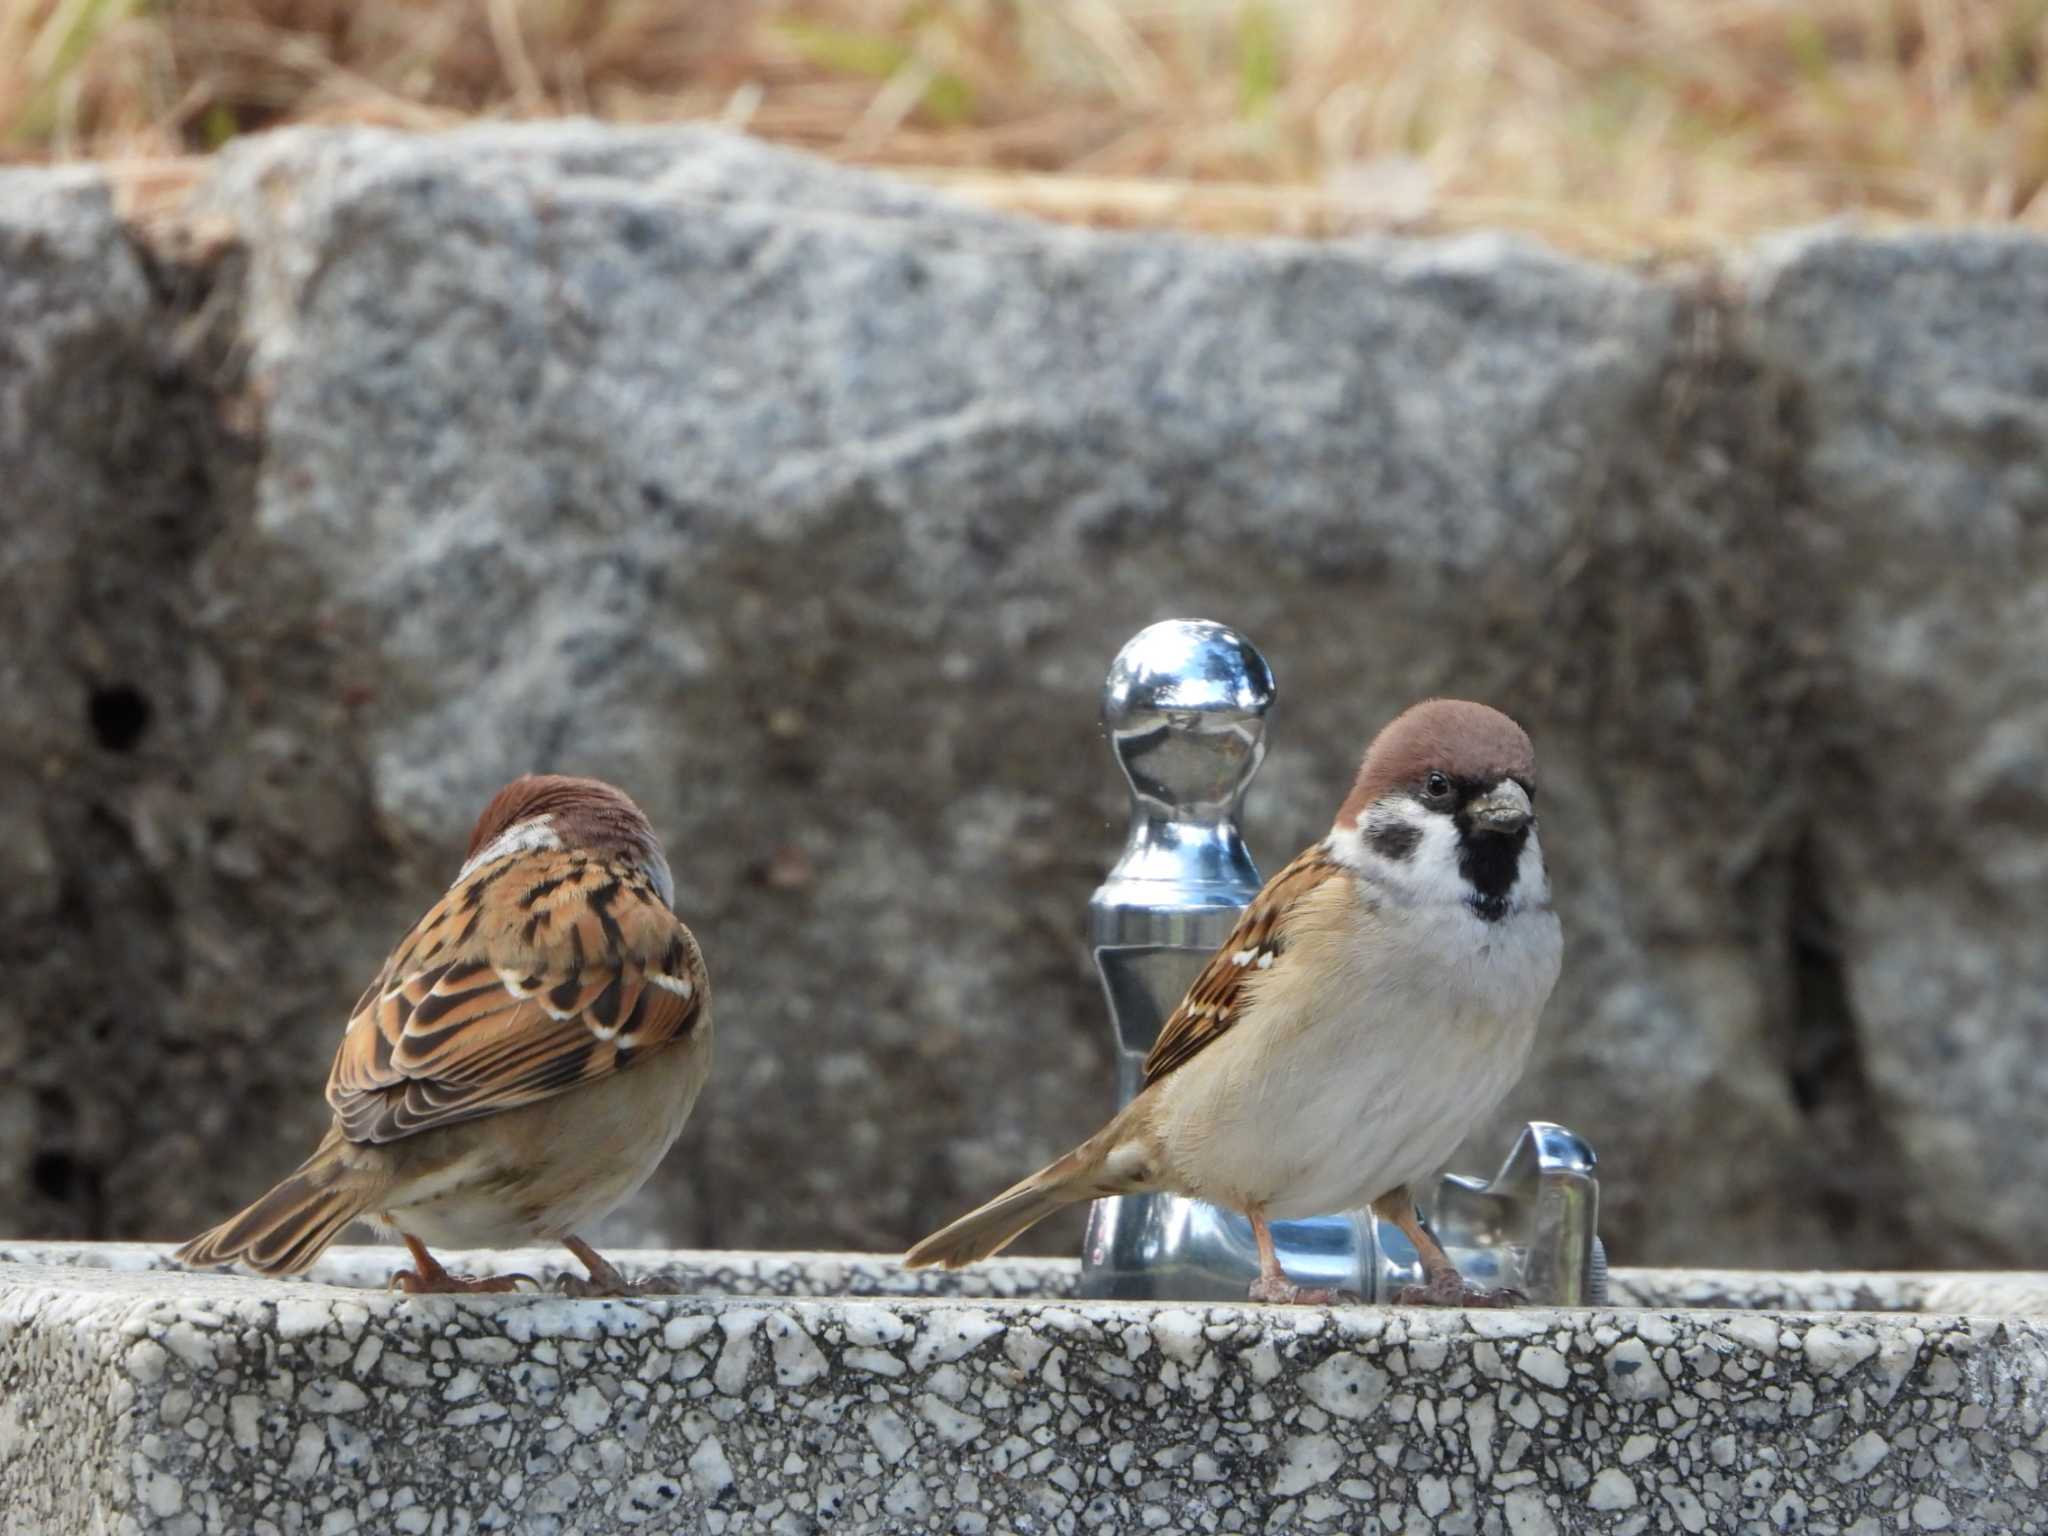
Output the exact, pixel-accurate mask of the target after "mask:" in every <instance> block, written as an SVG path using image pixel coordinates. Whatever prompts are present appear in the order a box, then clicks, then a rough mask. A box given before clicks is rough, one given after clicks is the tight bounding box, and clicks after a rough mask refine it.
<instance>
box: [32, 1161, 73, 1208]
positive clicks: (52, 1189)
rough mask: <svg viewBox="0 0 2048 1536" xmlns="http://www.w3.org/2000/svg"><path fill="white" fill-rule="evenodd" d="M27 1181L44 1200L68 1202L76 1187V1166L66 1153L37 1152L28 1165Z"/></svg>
mask: <svg viewBox="0 0 2048 1536" xmlns="http://www.w3.org/2000/svg"><path fill="white" fill-rule="evenodd" d="M28 1181H29V1183H30V1184H32V1185H34V1186H35V1191H36V1193H37V1194H39V1195H41V1196H42V1197H43V1198H44V1199H45V1200H55V1201H58V1202H59V1203H62V1202H63V1201H66V1200H69V1199H70V1198H71V1192H72V1191H73V1190H74V1189H76V1188H77V1187H78V1164H76V1163H74V1162H73V1161H72V1160H71V1155H70V1154H69V1153H67V1152H38V1153H37V1154H36V1155H35V1157H34V1159H33V1160H31V1161H30V1163H29V1165H28Z"/></svg>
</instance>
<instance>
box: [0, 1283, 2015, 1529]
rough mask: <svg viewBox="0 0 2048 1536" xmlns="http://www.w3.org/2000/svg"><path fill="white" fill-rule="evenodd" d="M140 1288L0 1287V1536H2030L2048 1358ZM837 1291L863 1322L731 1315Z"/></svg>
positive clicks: (1588, 1321) (1999, 1335)
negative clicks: (1243, 1533)
mask: <svg viewBox="0 0 2048 1536" xmlns="http://www.w3.org/2000/svg"><path fill="white" fill-rule="evenodd" d="M486 1258H490V1259H494V1260H495V1262H496V1263H497V1264H499V1265H502V1266H503V1267H506V1268H520V1267H531V1266H533V1265H534V1264H535V1262H536V1261H537V1260H539V1259H540V1258H541V1256H540V1255H537V1254H536V1255H525V1254H516V1253H515V1254H502V1255H495V1256H482V1255H479V1256H475V1259H476V1260H484V1259H486ZM23 1259H33V1260H34V1261H35V1262H20V1261H21V1260H23ZM9 1260H12V1262H8V1261H9ZM156 1262H160V1260H159V1259H158V1257H157V1255H156V1254H154V1253H153V1252H152V1251H151V1250H147V1249H141V1248H135V1247H123V1248H117V1249H114V1250H112V1251H105V1250H98V1249H94V1248H91V1247H76V1248H67V1249H60V1250H53V1249H34V1250H30V1249H14V1250H7V1251H6V1252H5V1253H4V1254H0V1508H4V1510H5V1515H4V1516H0V1521H4V1525H0V1529H4V1530H5V1531H6V1533H7V1536H15V1533H27V1532H31V1531H33V1532H39V1533H40V1532H60V1531H61V1532H68V1531H74V1530H75V1531H85V1530H95V1531H97V1530H122V1531H136V1532H143V1531H149V1532H175V1533H181V1536H197V1533H201V1532H214V1531H219V1532H257V1533H287V1532H322V1533H342V1532H348V1531H356V1530H364V1531H369V1530H377V1531H384V1530H391V1531H400V1532H407V1533H444V1532H445V1533H453V1532H464V1531H474V1530H490V1529H516V1530H521V1531H536V1532H553V1531H568V1530H576V1531H587V1532H609V1531H625V1530H645V1531H695V1530H705V1531H714V1532H717V1531H728V1530H732V1531H738V1530H772V1531H790V1532H793V1531H811V1530H818V1529H823V1528H827V1527H830V1528H833V1529H840V1530H861V1531H865V1530H906V1531H907V1530H935V1531H958V1532H967V1533H973V1532H981V1531H993V1530H1044V1531H1073V1530H1084V1529H1103V1530H1135V1529H1141V1528H1171V1529H1177V1530H1202V1531H1234V1530H1251V1529H1288V1530H1301V1531H1360V1530H1372V1529H1377V1530H1380V1531H1435V1532H1443V1533H1447V1536H1448V1533H1453V1532H1472V1531H1499V1530H1503V1529H1505V1530H1507V1531H1511V1532H1514V1533H1517V1536H1527V1533H1539V1532H1553V1533H1555V1532H1577V1531H1646V1530H1653V1529H1654V1530H1666V1529H1681V1530H1684V1531H1691V1532H1696V1531H1703V1530H1708V1529H1713V1530H1732V1529H1738V1528H1739V1529H1745V1530H1747V1529H1757V1530H1764V1529H1771V1530H1786V1529H1801V1530H1805V1531H1809V1532H1814V1533H1827V1532H1837V1533H1849V1532H1854V1533H1856V1536H1875V1533H1877V1532H1879V1531H1894V1530H1906V1529H1948V1530H1956V1531H1967V1532H1983V1533H1987V1536H1988V1533H1991V1532H2028V1531H2039V1530H2042V1529H2044V1517H2043V1515H2042V1513H2041V1509H2042V1496H2041V1494H2040V1492H2039V1485H2040V1477H2041V1467H2042V1461H2043V1458H2044V1456H2048V1323H2044V1322H2043V1321H2042V1320H2040V1319H2038V1318H2031V1317H2023V1316H2018V1315H2005V1316H1998V1315H1975V1316H1972V1315H1960V1314H1933V1313H1914V1314H1887V1313H1882V1312H1855V1313H1834V1314H1828V1313H1825V1312H1776V1313H1765V1314H1759V1313H1754V1312H1748V1313H1745V1312H1738V1311H1725V1310H1690V1309H1684V1308H1672V1307H1657V1308H1650V1309H1636V1308H1610V1309H1599V1310H1584V1311H1563V1310H1540V1309H1531V1310H1525V1311H1514V1312H1505V1313H1494V1314H1488V1313H1426V1312H1418V1311H1413V1310H1405V1309H1383V1308H1343V1309H1334V1310H1328V1311H1325V1310H1321V1309H1306V1308H1303V1309H1290V1308H1272V1307H1255V1306H1202V1307H1173V1306H1157V1305H1134V1304H1075V1303H1069V1302H1067V1301H1066V1300H1064V1299H1063V1298H1059V1297H1053V1298H1051V1299H1024V1298H1023V1297H1022V1296H1021V1294H1015V1295H1011V1296H1008V1297H1000V1298H968V1297H964V1296H954V1297H944V1296H934V1295H926V1296H910V1295H900V1294H885V1293H886V1292H887V1291H888V1290H889V1289H890V1288H891V1287H892V1286H895V1287H902V1286H904V1285H905V1284H907V1283H910V1280H909V1277H905V1276H903V1274H902V1272H901V1271H900V1270H897V1269H896V1268H895V1266H894V1265H893V1264H892V1263H890V1262H889V1261H887V1260H883V1259H870V1258H860V1257H847V1256H823V1257H814V1256H806V1255H779V1256H759V1255H736V1254H717V1255H707V1254H639V1255H634V1256H632V1267H634V1268H646V1267H654V1268H659V1269H661V1270H664V1271H667V1272H673V1273H674V1274H675V1275H676V1276H677V1277H678V1280H679V1281H683V1280H687V1281H688V1282H689V1283H693V1284H701V1285H704V1286H706V1287H707V1288H709V1287H710V1286H711V1285H713V1284H717V1285H720V1286H723V1287H727V1288H729V1289H728V1290H727V1293H726V1294H698V1295H675V1296H657V1297H649V1298H646V1299H642V1300H634V1301H625V1302H602V1301H569V1300H562V1299H557V1298H554V1297H549V1296H492V1297H475V1298H447V1297H436V1298H403V1297H399V1296H395V1295H391V1294H388V1293H385V1292H381V1291H370V1290H350V1289H346V1288H343V1287H339V1286H335V1285H328V1284H321V1283H316V1282H311V1281H307V1282H296V1283H291V1284H276V1283H267V1282H259V1281H253V1280H244V1279H239V1278H234V1277H227V1276H217V1275H190V1274H183V1273H176V1272H171V1273H158V1272H155V1271H153V1270H151V1269H149V1268H147V1267H146V1266H148V1265H150V1264H153V1263H156ZM389 1262H390V1254H389V1253H388V1251H386V1250H363V1249H356V1250H345V1251H343V1252H342V1253H340V1254H339V1255H337V1257H336V1259H335V1262H334V1266H333V1268H332V1269H331V1270H329V1271H327V1273H329V1274H332V1275H334V1276H335V1277H337V1278H351V1277H352V1278H364V1279H370V1278H375V1277H377V1276H381V1275H382V1274H383V1273H385V1272H386V1271H387V1270H388V1267H389ZM470 1267H473V1268H479V1269H483V1268H489V1267H491V1266H490V1264H489V1263H484V1262H475V1261H472V1262H471V1264H470ZM1071 1273H1072V1268H1071V1266H1066V1265H1059V1264H1045V1263H1039V1264H1034V1263H1031V1262H1029V1261H1024V1262H1020V1263H1016V1264H1012V1265H994V1266H990V1267H989V1270H988V1271H987V1272H986V1274H983V1273H982V1272H977V1274H976V1276H975V1277H974V1278H975V1279H976V1280H978V1281H979V1282H980V1283H985V1284H988V1285H990V1286H991V1287H992V1288H994V1289H999V1290H1009V1289H1012V1288H1017V1289H1018V1290H1019V1291H1021V1288H1022V1287H1023V1286H1024V1285H1026V1284H1030V1285H1037V1284H1041V1283H1043V1284H1044V1285H1045V1287H1046V1288H1047V1289H1053V1288H1054V1287H1056V1286H1059V1285H1062V1284H1064V1283H1067V1282H1066V1280H1065V1277H1067V1276H1070V1275H1071ZM1659 1273H1660V1272H1655V1271H1636V1272H1627V1271H1624V1272H1622V1273H1621V1274H1619V1275H1617V1277H1616V1280H1617V1285H1618V1286H1620V1287H1621V1288H1623V1289H1624V1291H1625V1292H1628V1293H1633V1294H1638V1295H1641V1294H1654V1293H1655V1292H1656V1291H1657V1290H1658V1288H1659V1286H1660V1285H1662V1284H1666V1283H1668V1281H1660V1280H1659V1279H1658V1278H1657V1277H1658V1275H1659ZM1972 1278H1973V1277H1960V1276H1958V1277H1930V1276H1906V1277H1878V1276H1866V1277H1857V1278H1856V1279H1855V1281H1854V1283H1852V1284H1851V1285H1849V1286H1848V1287H1846V1288H1845V1290H1844V1292H1843V1294H1851V1295H1853V1294H1856V1291H1855V1285H1858V1284H1860V1285H1861V1286H1862V1287H1863V1291H1862V1294H1863V1295H1865V1297H1866V1298H1867V1299H1877V1300H1882V1299H1884V1298H1885V1297H1886V1296H1887V1295H1889V1296H1892V1297H1897V1298H1907V1297H1914V1296H1919V1297H1925V1296H1928V1295H1932V1294H1937V1293H1938V1292H1939V1289H1940V1286H1941V1285H1942V1284H1943V1283H1945V1281H1947V1282H1953V1283H1956V1284H1968V1283H1970V1281H1971V1280H1972ZM824 1283H830V1284H834V1285H840V1286H844V1287H846V1288H847V1289H863V1288H864V1289H868V1290H870V1292H871V1294H870V1295H868V1296H865V1297H861V1296H850V1295H840V1296H836V1297H821V1296H808V1295H801V1294H785V1295H781V1296H777V1297H774V1298H772V1299H770V1298H768V1297H765V1296H747V1295H742V1294H736V1293H737V1292H740V1291H743V1290H745V1289H747V1288H748V1287H750V1286H763V1287H766V1288H772V1289H777V1290H784V1291H787V1292H790V1293H795V1292H799V1291H801V1290H804V1289H806V1288H808V1287H810V1286H813V1285H819V1284H824ZM915 1283H916V1284H918V1285H925V1284H928V1283H930V1282H928V1281H927V1280H925V1279H922V1278H920V1279H917V1280H916V1281H915ZM1985 1283H1987V1284H1989V1285H1990V1286H1991V1289H1990V1290H1988V1291H1985V1292H1983V1293H1981V1294H1982V1295H1983V1296H1984V1297H1986V1298H1988V1299H1991V1300H1994V1301H2000V1302H2002V1303H2006V1304H2019V1303H2025V1304H2032V1303H2029V1302H2027V1298H2029V1297H2031V1298H2033V1299H2034V1302H2038V1299H2039V1297H2040V1296H2041V1295H2042V1286H2041V1278H2040V1277H2014V1278H2012V1279H2010V1280H2001V1281H1996V1282H1985ZM1726 1285H1727V1282H1724V1281H1722V1280H1718V1279H1715V1278H1713V1277H1707V1278H1705V1279H1702V1280H1700V1281H1699V1282H1698V1285H1697V1287H1696V1288H1697V1289H1698V1291H1699V1292H1700V1293H1701V1294H1710V1293H1712V1292H1713V1291H1714V1290H1715V1289H1716V1287H1717V1286H1718V1287H1721V1288H1723V1289H1725V1288H1726ZM1753 1291H1754V1293H1756V1294H1764V1293H1771V1294H1776V1295H1781V1296H1789V1295H1797V1294H1799V1288H1798V1279H1797V1277H1777V1278H1776V1279H1775V1280H1772V1281H1769V1282H1763V1283H1760V1284H1758V1285H1757V1286H1754V1287H1753Z"/></svg>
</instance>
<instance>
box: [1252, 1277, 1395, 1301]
mask: <svg viewBox="0 0 2048 1536" xmlns="http://www.w3.org/2000/svg"><path fill="white" fill-rule="evenodd" d="M1245 1297H1246V1299H1247V1300H1249V1301H1270V1302H1277V1303H1278V1304H1280V1305H1281V1306H1303V1307H1355V1306H1358V1305H1360V1304H1361V1303H1362V1302H1363V1301H1364V1299H1365V1298H1363V1297H1362V1296H1360V1295H1359V1294H1358V1293H1357V1292H1356V1291H1343V1290H1338V1289H1336V1288H1335V1287H1333V1286H1322V1285H1316V1286H1310V1285H1296V1284H1295V1283H1294V1282H1293V1281H1292V1280H1274V1279H1268V1278H1267V1277H1266V1276H1264V1275H1261V1276H1259V1278H1258V1279H1256V1280H1254V1281H1253V1282H1252V1283H1251V1286H1250V1287H1249V1289H1247V1290H1246V1292H1245Z"/></svg>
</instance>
